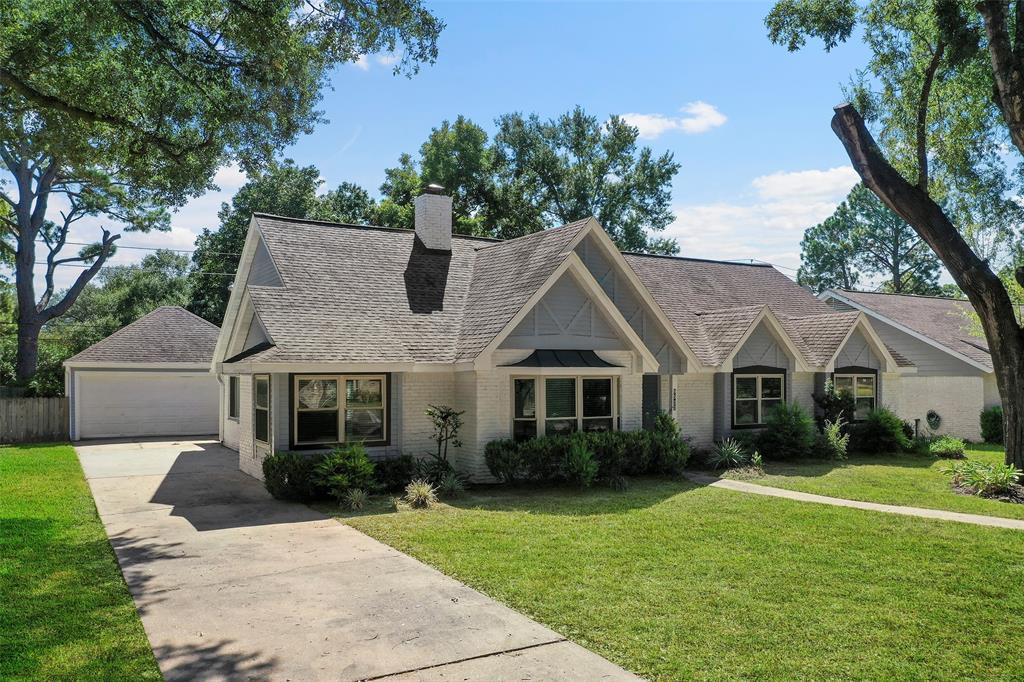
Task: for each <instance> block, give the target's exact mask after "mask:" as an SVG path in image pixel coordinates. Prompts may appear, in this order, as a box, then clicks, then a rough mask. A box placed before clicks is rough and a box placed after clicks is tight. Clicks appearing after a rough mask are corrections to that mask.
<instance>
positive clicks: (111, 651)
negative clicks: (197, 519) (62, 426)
mask: <svg viewBox="0 0 1024 682" xmlns="http://www.w3.org/2000/svg"><path fill="white" fill-rule="evenodd" d="M0 624H2V625H0V652H2V653H0V679H5V680H10V679H20V680H58V679H65V680H159V679H161V677H160V671H159V670H158V668H157V665H156V660H155V659H154V657H153V652H152V650H151V649H150V647H149V642H148V640H147V639H146V633H145V632H144V631H143V629H142V622H141V621H140V620H139V617H138V615H137V613H136V611H135V604H134V603H133V602H132V598H131V595H130V594H129V592H128V587H127V586H126V585H125V583H124V579H123V578H122V576H121V571H120V569H119V568H118V565H117V560H116V559H115V557H114V552H113V550H112V549H111V547H110V543H109V541H108V540H107V536H106V533H105V531H104V530H103V524H102V523H101V522H100V519H99V516H98V515H97V513H96V506H95V504H94V503H93V499H92V495H91V494H90V492H89V487H88V484H87V483H86V481H85V477H84V476H83V474H82V469H81V467H80V466H79V463H78V458H77V457H76V456H75V451H74V450H73V449H72V448H71V446H70V445H25V446H18V447H0Z"/></svg>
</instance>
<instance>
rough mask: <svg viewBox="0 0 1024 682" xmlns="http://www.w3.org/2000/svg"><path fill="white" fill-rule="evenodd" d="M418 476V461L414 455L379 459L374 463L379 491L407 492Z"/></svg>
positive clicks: (375, 483)
mask: <svg viewBox="0 0 1024 682" xmlns="http://www.w3.org/2000/svg"><path fill="white" fill-rule="evenodd" d="M415 476H416V460H415V459H414V458H413V456H412V455H401V456H399V457H389V458H387V459H379V460H377V461H376V462H374V475H373V478H374V485H375V487H376V488H377V489H378V490H383V491H386V492H398V491H400V490H405V486H407V485H409V481H411V480H412V479H413V477H415Z"/></svg>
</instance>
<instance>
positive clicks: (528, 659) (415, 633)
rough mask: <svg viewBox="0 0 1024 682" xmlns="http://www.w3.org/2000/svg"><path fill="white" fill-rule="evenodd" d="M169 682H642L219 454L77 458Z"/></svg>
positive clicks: (191, 445) (92, 448)
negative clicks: (277, 493) (277, 490)
mask: <svg viewBox="0 0 1024 682" xmlns="http://www.w3.org/2000/svg"><path fill="white" fill-rule="evenodd" d="M76 449H77V451H78V456H79V459H80V460H81V462H82V468H83V469H84V470H85V475H86V477H87V478H88V480H89V485H90V487H91V488H92V493H93V496H94V497H95V499H96V506H97V508H98V509H99V513H100V517H101V518H102V520H103V523H104V525H105V526H106V529H107V535H108V536H109V537H110V541H111V544H112V545H113V547H114V551H115V552H116V554H117V559H118V562H119V563H120V565H121V570H122V572H123V573H124V576H125V580H126V581H127V582H128V587H129V589H130V590H131V593H132V596H133V597H134V599H135V605H136V608H137V609H138V611H139V613H140V615H141V616H142V622H143V625H144V626H145V628H146V634H147V635H148V636H149V641H150V643H151V644H152V646H153V651H154V652H155V653H156V657H157V661H158V662H159V664H160V670H161V671H162V672H163V674H164V677H165V678H166V679H168V680H218V679H235V680H237V679H243V680H251V679H271V680H320V679H322V680H363V679H371V680H402V681H403V682H405V681H410V682H411V681H413V680H417V681H419V680H506V679H516V680H556V679H557V680H636V679H638V678H636V677H635V676H633V675H631V674H630V673H628V672H626V671H625V670H622V669H621V668H619V667H617V666H615V665H613V664H611V663H609V662H608V661H606V660H604V659H603V658H601V657H599V656H597V655H596V654H594V653H591V652H590V651H587V650H586V649H583V648H582V647H579V646H577V645H576V644H573V643H571V642H568V641H566V640H565V639H564V638H562V637H560V636H559V635H558V634H556V633H555V632H552V631H551V630H549V629H547V628H546V627H543V626H542V625H540V624H538V623H536V622H534V621H532V620H530V619H529V618H527V617H525V616H523V615H521V614H519V613H517V612H515V611H513V610H511V609H509V608H507V607H505V606H502V605H501V604H498V603H497V602H495V601H493V600H492V599H490V598H488V597H486V596H484V595H482V594H480V593H479V592H476V591H475V590H472V589H470V588H468V587H466V586H465V585H463V584H461V583H459V582H457V581H455V580H452V579H451V578H448V577H446V576H444V575H442V574H441V573H439V572H437V571H435V570H434V569H432V568H430V567H428V566H425V565H424V564H422V563H420V562H418V561H416V560H415V559H412V558H410V557H408V556H406V555H404V554H402V553H400V552H398V551H396V550H394V549H392V548H391V547H388V546H387V545H384V544H382V543H380V542H377V541H376V540H373V539H372V538H370V537H368V536H366V535H363V534H362V533H360V532H358V531H356V530H355V529H353V528H351V527H349V526H346V525H343V524H341V523H339V522H337V521H335V520H333V519H331V518H328V517H326V516H324V515H322V514H319V513H317V512H315V511H313V510H311V509H309V508H308V507H306V506H304V505H299V504H289V503H285V502H279V501H277V500H274V499H273V498H271V497H270V496H269V495H268V494H267V493H266V491H265V490H264V488H263V486H262V484H261V483H259V482H258V481H256V480H254V479H252V478H250V477H248V476H246V475H245V474H242V473H241V472H239V471H238V468H237V462H238V455H237V454H236V453H234V452H232V451H230V450H228V449H226V448H223V447H221V446H220V445H219V444H217V443H215V442H208V441H185V442H155V441H149V442H147V441H133V442H124V441H121V442H106V443H80V444H78V446H77V447H76Z"/></svg>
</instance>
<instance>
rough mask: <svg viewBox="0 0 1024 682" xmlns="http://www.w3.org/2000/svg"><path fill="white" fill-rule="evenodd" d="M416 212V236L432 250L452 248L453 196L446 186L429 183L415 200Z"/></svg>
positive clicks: (449, 249) (448, 249)
mask: <svg viewBox="0 0 1024 682" xmlns="http://www.w3.org/2000/svg"><path fill="white" fill-rule="evenodd" d="M413 208H414V209H415V214H416V236H417V237H419V238H420V241H421V242H422V243H423V246H425V247H427V248H428V249H431V250H432V251H451V250H452V198H451V197H450V196H447V195H445V193H444V187H441V186H440V185H427V186H426V188H424V190H423V194H421V195H419V196H418V197H416V199H415V200H413Z"/></svg>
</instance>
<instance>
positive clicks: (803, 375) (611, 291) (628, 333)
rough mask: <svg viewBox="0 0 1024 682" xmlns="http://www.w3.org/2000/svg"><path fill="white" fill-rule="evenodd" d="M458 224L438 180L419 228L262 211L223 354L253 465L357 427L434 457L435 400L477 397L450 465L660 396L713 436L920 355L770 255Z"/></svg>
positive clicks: (465, 403)
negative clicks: (729, 256) (639, 245)
mask: <svg viewBox="0 0 1024 682" xmlns="http://www.w3.org/2000/svg"><path fill="white" fill-rule="evenodd" d="M451 226H452V219H451V199H450V198H449V197H446V196H443V195H441V194H439V193H435V192H431V191H428V193H426V194H423V195H421V196H420V197H417V199H416V201H415V230H414V231H412V230H399V229H388V228H378V227H362V226H353V225H339V224H332V223H323V222H316V221H309V220H294V219H288V218H280V217H275V216H269V215H262V214H257V215H255V216H253V219H252V222H251V224H250V227H249V233H248V237H247V239H246V243H245V247H244V250H243V254H242V258H241V261H240V263H239V267H238V271H237V274H236V277H235V283H234V286H233V289H232V294H231V299H230V301H229V303H228V307H227V312H226V315H225V319H224V323H223V326H222V329H221V334H220V338H219V340H218V342H217V348H216V351H215V353H214V359H213V369H214V371H215V372H216V373H217V374H218V376H219V377H220V380H221V382H222V391H223V394H222V401H223V404H224V405H225V406H226V408H225V409H224V410H223V413H224V418H223V419H222V422H221V438H222V440H223V442H224V443H225V444H226V445H228V446H229V447H232V448H236V449H237V450H238V451H239V463H240V466H241V468H242V469H243V470H244V471H247V472H249V473H250V474H252V475H254V476H258V477H259V476H261V475H262V471H261V462H262V460H263V458H264V457H266V455H267V454H268V453H270V452H273V451H281V450H296V449H304V448H308V449H323V448H325V447H329V446H330V445H331V444H334V443H337V442H341V441H346V440H347V441H353V440H359V441H362V442H364V443H365V444H366V445H367V447H368V448H369V449H370V451H371V454H372V455H374V456H387V455H389V454H397V453H399V452H403V453H409V454H413V455H418V454H422V453H424V452H428V451H430V450H431V448H432V444H431V441H430V436H431V431H432V429H431V423H430V420H429V419H428V418H427V416H426V415H425V414H424V412H425V411H426V409H427V407H428V406H429V405H431V404H447V405H451V406H453V407H455V408H456V409H458V410H463V411H465V414H464V416H463V420H464V426H463V428H462V431H461V433H460V439H461V441H462V446H461V447H460V448H458V449H457V450H456V451H455V453H454V455H453V457H454V460H455V462H454V463H455V465H456V466H457V467H458V468H460V469H462V470H463V471H465V472H467V473H469V474H471V475H472V476H474V477H478V478H484V477H486V476H487V469H486V465H485V463H484V458H483V451H484V446H485V445H486V443H488V442H489V441H491V440H494V439H497V438H508V437H515V438H527V437H531V436H534V435H537V434H545V433H566V432H571V431H575V430H605V429H623V430H631V429H638V428H642V427H643V426H645V425H647V424H650V423H651V422H652V421H653V416H654V415H655V414H656V413H657V411H658V410H666V411H669V412H670V413H672V414H673V415H674V416H675V417H676V418H677V419H678V420H679V422H680V424H681V426H682V429H683V431H684V433H685V434H686V435H687V436H689V437H691V438H693V440H694V442H695V444H696V445H698V446H705V447H706V446H708V445H710V444H711V443H712V442H713V440H715V439H718V438H722V437H725V436H728V435H729V434H730V433H733V432H734V431H736V430H740V429H748V428H757V427H758V425H759V424H761V423H762V422H763V420H764V416H765V415H766V414H767V412H768V410H769V409H770V408H771V407H772V406H774V405H776V404H778V403H779V402H780V401H783V400H787V401H795V402H798V403H800V404H801V405H803V406H804V407H806V408H807V409H808V410H811V409H813V401H812V397H811V396H812V394H813V393H814V392H815V390H820V388H821V387H822V386H823V385H824V383H825V380H826V378H827V377H828V376H832V375H834V376H835V378H836V381H838V382H846V383H848V384H849V385H851V386H853V387H854V388H855V390H856V391H857V394H858V406H859V408H860V409H861V410H862V411H866V410H867V409H870V408H871V407H872V406H875V405H878V404H881V403H883V402H886V400H887V391H888V390H889V387H890V384H892V385H894V386H895V385H898V383H899V381H901V380H902V378H903V375H905V374H907V373H912V372H914V371H915V367H913V364H912V363H911V362H910V361H909V360H908V359H907V358H906V357H905V356H903V355H902V354H898V353H894V352H893V351H892V350H891V349H890V348H888V347H887V346H886V344H885V343H884V341H883V340H882V338H881V337H880V336H879V334H878V333H877V332H876V330H875V328H874V326H873V324H872V322H871V320H870V318H869V316H868V315H866V314H865V313H864V312H862V311H857V310H848V311H836V310H834V309H833V308H832V307H831V306H830V305H828V304H827V303H826V302H825V301H822V300H819V299H818V298H816V297H815V296H813V295H812V294H810V293H809V292H807V291H806V290H804V289H803V288H801V287H799V286H797V285H796V284H795V283H793V282H792V281H791V280H789V279H788V278H786V277H785V276H783V275H782V274H781V273H779V272H777V271H776V270H774V269H773V268H771V267H768V266H761V265H739V264H732V263H721V262H713V261H703V260H695V259H688V258H674V257H662V256H647V255H634V254H625V255H624V254H621V253H619V251H618V250H617V249H616V247H615V245H614V243H613V242H612V241H611V239H610V238H609V237H608V235H607V234H606V233H605V232H604V230H603V229H602V228H601V226H600V225H599V224H598V223H597V221H596V220H594V219H592V218H591V219H587V220H581V221H579V222H575V223H571V224H569V225H565V226H563V227H560V228H557V229H552V230H547V231H544V232H539V233H536V234H532V235H528V236H525V237H521V238H518V239H513V240H509V241H504V242H501V241H494V240H487V239H480V238H473V237H465V236H460V235H453V234H452V230H451ZM893 390H895V389H893Z"/></svg>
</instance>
